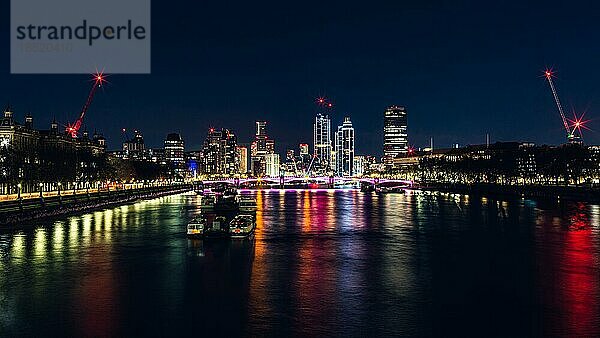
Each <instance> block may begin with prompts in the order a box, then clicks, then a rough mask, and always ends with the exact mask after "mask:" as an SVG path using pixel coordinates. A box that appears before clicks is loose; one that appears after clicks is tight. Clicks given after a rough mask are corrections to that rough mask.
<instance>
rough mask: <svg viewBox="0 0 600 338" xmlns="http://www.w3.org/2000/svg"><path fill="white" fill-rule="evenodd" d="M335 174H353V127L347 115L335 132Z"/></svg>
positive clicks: (345, 175) (343, 175)
mask: <svg viewBox="0 0 600 338" xmlns="http://www.w3.org/2000/svg"><path fill="white" fill-rule="evenodd" d="M335 174H336V175H337V176H342V177H350V176H354V127H353V126H352V122H351V121H350V118H349V117H346V118H344V123H343V124H342V125H341V126H339V127H338V128H337V131H336V133H335Z"/></svg>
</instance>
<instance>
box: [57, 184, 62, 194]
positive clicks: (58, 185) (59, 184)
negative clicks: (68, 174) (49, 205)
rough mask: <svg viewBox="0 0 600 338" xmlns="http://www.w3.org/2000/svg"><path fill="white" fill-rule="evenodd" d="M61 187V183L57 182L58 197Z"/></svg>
mask: <svg viewBox="0 0 600 338" xmlns="http://www.w3.org/2000/svg"><path fill="white" fill-rule="evenodd" d="M61 185H62V183H60V182H58V196H60V186H61Z"/></svg>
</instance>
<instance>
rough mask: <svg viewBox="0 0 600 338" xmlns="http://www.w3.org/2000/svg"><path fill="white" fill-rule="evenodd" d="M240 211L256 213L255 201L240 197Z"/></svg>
mask: <svg viewBox="0 0 600 338" xmlns="http://www.w3.org/2000/svg"><path fill="white" fill-rule="evenodd" d="M240 211H246V212H247V211H250V212H252V211H256V199H254V198H252V197H241V198H240Z"/></svg>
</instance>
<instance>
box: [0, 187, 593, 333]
mask: <svg viewBox="0 0 600 338" xmlns="http://www.w3.org/2000/svg"><path fill="white" fill-rule="evenodd" d="M244 193H248V194H252V195H254V197H255V198H256V200H257V205H258V210H257V213H256V220H257V230H256V233H255V237H254V240H253V241H243V242H212V243H210V242H203V241H197V240H193V241H192V240H188V239H187V238H185V224H186V223H187V221H188V220H190V219H191V218H192V217H194V216H195V215H197V214H198V213H199V212H200V211H199V210H198V208H197V205H198V197H197V196H195V195H193V194H184V195H178V196H170V197H163V198H160V199H156V200H151V201H142V202H139V203H135V204H132V205H127V206H121V207H117V208H113V209H108V210H104V211H96V212H93V213H89V214H85V215H82V216H78V217H69V218H66V219H61V220H57V221H55V222H50V223H44V224H32V225H31V226H29V227H26V228H24V230H20V231H8V232H4V233H2V234H0V310H1V311H0V313H2V315H0V330H1V332H2V333H3V335H4V334H5V333H6V335H9V336H10V335H17V334H18V335H40V334H47V333H49V332H51V333H52V334H54V335H75V336H88V335H93V334H92V333H97V332H101V333H102V334H103V335H144V334H146V335H161V334H164V335H176V334H180V333H182V332H184V331H187V330H189V329H197V328H198V327H202V328H203V329H204V330H205V332H214V331H216V330H220V331H219V332H220V333H222V334H223V335H239V334H244V335H331V334H335V335H341V336H362V335H452V334H459V333H460V334H463V335H481V333H484V334H485V333H488V334H493V335H506V336H512V335H571V336H597V335H598V334H599V332H598V328H599V327H600V318H599V314H598V311H597V310H598V308H600V263H599V262H600V252H599V250H600V240H599V238H600V224H599V220H600V207H599V206H598V205H589V204H585V203H560V204H558V203H554V202H553V203H545V202H533V201H529V200H523V199H516V200H495V199H491V198H482V197H472V196H471V197H469V196H464V195H458V194H441V193H410V194H407V195H400V194H387V195H377V194H370V193H368V194H366V193H362V192H359V191H332V190H331V191H323V190H296V191H250V192H244ZM32 322H35V323H36V324H37V325H35V326H34V325H30V324H31V323H32ZM465 322H469V326H465V325H464V323H465ZM432 323H435V325H432ZM211 330H214V331H211Z"/></svg>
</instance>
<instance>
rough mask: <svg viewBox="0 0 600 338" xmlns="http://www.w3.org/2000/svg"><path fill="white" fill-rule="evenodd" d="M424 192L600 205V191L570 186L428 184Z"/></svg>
mask: <svg viewBox="0 0 600 338" xmlns="http://www.w3.org/2000/svg"><path fill="white" fill-rule="evenodd" d="M420 189H422V190H432V191H434V190H435V191H444V192H453V193H460V194H469V195H485V196H490V197H501V198H502V197H504V198H514V197H519V198H520V197H524V198H529V199H544V200H557V199H560V200H568V201H581V202H594V203H600V189H592V188H587V187H568V186H541V185H519V186H515V185H495V184H427V185H425V186H422V187H420Z"/></svg>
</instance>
